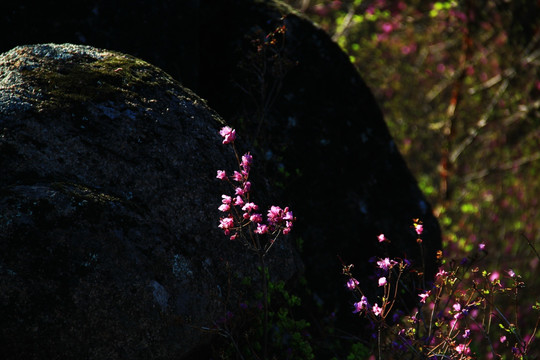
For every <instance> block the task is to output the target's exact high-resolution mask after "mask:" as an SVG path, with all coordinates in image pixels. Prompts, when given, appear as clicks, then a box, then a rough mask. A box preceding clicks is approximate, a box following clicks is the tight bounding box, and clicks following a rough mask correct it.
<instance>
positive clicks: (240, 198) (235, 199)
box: [234, 195, 244, 206]
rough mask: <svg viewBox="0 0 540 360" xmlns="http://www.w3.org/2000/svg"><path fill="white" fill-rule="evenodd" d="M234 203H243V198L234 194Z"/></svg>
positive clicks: (237, 204) (239, 204)
mask: <svg viewBox="0 0 540 360" xmlns="http://www.w3.org/2000/svg"><path fill="white" fill-rule="evenodd" d="M234 205H236V206H242V205H244V199H242V197H241V196H240V195H238V196H236V198H234Z"/></svg>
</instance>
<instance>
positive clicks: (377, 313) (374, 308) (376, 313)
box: [371, 303, 382, 316]
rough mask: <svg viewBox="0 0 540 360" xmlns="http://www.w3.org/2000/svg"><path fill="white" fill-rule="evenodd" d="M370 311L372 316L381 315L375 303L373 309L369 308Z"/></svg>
mask: <svg viewBox="0 0 540 360" xmlns="http://www.w3.org/2000/svg"><path fill="white" fill-rule="evenodd" d="M371 311H373V314H375V316H379V315H381V313H382V308H381V307H379V305H377V303H375V305H373V307H372V308H371Z"/></svg>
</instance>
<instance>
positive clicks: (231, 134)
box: [219, 126, 236, 144]
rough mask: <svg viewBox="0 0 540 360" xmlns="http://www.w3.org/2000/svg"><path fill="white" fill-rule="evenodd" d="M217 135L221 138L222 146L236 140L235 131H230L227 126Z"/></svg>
mask: <svg viewBox="0 0 540 360" xmlns="http://www.w3.org/2000/svg"><path fill="white" fill-rule="evenodd" d="M219 134H220V135H221V136H222V137H223V143H224V144H229V143H232V142H234V140H235V139H236V130H234V129H231V128H230V127H229V126H225V127H223V128H222V129H221V130H220V131H219Z"/></svg>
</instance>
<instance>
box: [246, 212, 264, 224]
mask: <svg viewBox="0 0 540 360" xmlns="http://www.w3.org/2000/svg"><path fill="white" fill-rule="evenodd" d="M249 220H250V221H251V222H254V223H260V222H262V220H263V219H262V215H261V214H253V215H251V217H250V218H249Z"/></svg>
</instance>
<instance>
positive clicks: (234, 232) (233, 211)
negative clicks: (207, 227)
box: [216, 126, 295, 247]
mask: <svg viewBox="0 0 540 360" xmlns="http://www.w3.org/2000/svg"><path fill="white" fill-rule="evenodd" d="M219 134H220V135H221V137H222V138H223V144H231V145H232V146H233V149H234V152H235V154H236V158H237V159H238V160H239V161H238V167H239V169H238V170H235V171H234V172H233V173H232V174H231V175H228V174H227V172H226V171H225V170H218V171H217V175H216V178H218V179H220V180H223V181H226V182H228V183H229V184H231V185H232V188H233V191H234V194H231V195H226V194H223V195H222V196H221V198H222V200H221V205H220V206H219V208H218V209H219V211H221V212H224V213H225V214H226V215H225V216H223V217H221V218H220V220H219V228H221V229H222V230H223V232H224V234H225V235H228V236H229V238H230V239H231V240H235V239H237V238H238V236H239V235H241V234H242V233H243V230H244V229H246V228H247V229H248V230H249V231H250V232H251V231H252V232H253V233H254V234H258V235H262V234H269V235H272V236H273V238H272V239H271V240H270V243H271V244H272V243H273V242H274V241H275V239H276V238H277V236H279V234H281V233H282V234H288V233H289V232H290V231H291V229H292V226H293V222H294V221H295V218H294V216H293V213H292V211H291V210H290V209H289V208H288V207H285V208H284V209H282V208H281V207H279V206H271V207H270V209H268V211H267V213H266V221H264V219H263V214H261V213H260V212H259V206H258V205H257V204H255V203H254V202H252V201H251V200H250V191H251V182H250V181H249V172H250V170H251V165H252V163H253V156H252V155H251V154H250V153H249V152H248V153H245V154H244V155H242V157H241V158H240V157H239V156H238V153H237V151H236V148H235V146H234V141H235V140H236V131H235V130H234V129H232V128H230V127H229V126H225V127H223V128H222V129H221V130H220V132H219ZM250 234H251V233H250ZM256 247H257V246H256Z"/></svg>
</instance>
